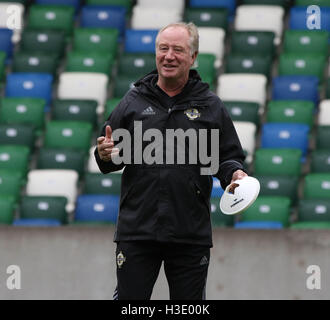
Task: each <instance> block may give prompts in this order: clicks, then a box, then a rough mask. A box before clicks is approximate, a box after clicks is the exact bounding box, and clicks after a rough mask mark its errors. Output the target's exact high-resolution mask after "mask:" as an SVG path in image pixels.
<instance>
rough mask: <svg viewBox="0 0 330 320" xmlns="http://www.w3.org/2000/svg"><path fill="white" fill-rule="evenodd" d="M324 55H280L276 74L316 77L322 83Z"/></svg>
mask: <svg viewBox="0 0 330 320" xmlns="http://www.w3.org/2000/svg"><path fill="white" fill-rule="evenodd" d="M325 64H326V56H325V54H321V55H319V54H311V53H282V54H281V55H280V60H279V67H278V74H279V75H280V76H282V75H284V76H285V75H303V76H305V75H306V76H316V77H318V78H319V80H320V82H322V81H323V77H324V73H325Z"/></svg>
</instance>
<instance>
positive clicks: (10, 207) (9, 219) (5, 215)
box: [0, 195, 15, 224]
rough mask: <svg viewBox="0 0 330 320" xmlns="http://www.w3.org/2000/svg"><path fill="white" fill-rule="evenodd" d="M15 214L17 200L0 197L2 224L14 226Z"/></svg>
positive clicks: (0, 218) (0, 221) (0, 220)
mask: <svg viewBox="0 0 330 320" xmlns="http://www.w3.org/2000/svg"><path fill="white" fill-rule="evenodd" d="M14 213H15V199H14V198H13V197H9V196H5V197H4V196H1V195H0V224H12V223H13V221H14Z"/></svg>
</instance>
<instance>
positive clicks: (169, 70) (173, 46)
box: [156, 26, 197, 84]
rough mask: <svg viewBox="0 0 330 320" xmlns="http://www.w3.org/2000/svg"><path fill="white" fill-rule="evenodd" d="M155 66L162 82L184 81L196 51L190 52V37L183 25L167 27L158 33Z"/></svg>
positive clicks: (186, 78)
mask: <svg viewBox="0 0 330 320" xmlns="http://www.w3.org/2000/svg"><path fill="white" fill-rule="evenodd" d="M157 40H158V41H157V44H156V66H157V70H158V75H159V81H160V82H162V83H166V82H171V83H178V84H180V83H186V82H187V80H188V77H189V70H190V68H191V66H192V65H193V64H194V61H195V59H196V56H197V53H193V54H192V53H191V48H190V37H189V33H188V31H187V30H186V29H185V28H183V27H178V26H176V27H169V28H167V29H165V30H164V31H163V32H161V33H160V34H159V37H158V39H157Z"/></svg>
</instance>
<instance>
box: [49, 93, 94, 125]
mask: <svg viewBox="0 0 330 320" xmlns="http://www.w3.org/2000/svg"><path fill="white" fill-rule="evenodd" d="M96 108H97V101H96V100H79V99H54V100H53V105H52V109H51V111H52V120H62V121H85V122H89V123H91V124H92V125H93V127H95V126H96V124H97V114H96Z"/></svg>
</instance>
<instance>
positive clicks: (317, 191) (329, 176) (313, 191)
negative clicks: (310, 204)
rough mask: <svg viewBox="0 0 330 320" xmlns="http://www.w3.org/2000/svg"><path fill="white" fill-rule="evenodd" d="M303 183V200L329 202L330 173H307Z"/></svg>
mask: <svg viewBox="0 0 330 320" xmlns="http://www.w3.org/2000/svg"><path fill="white" fill-rule="evenodd" d="M304 182H305V183H304V196H303V197H304V199H329V200H330V173H309V174H307V175H306V176H305V181H304Z"/></svg>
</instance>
